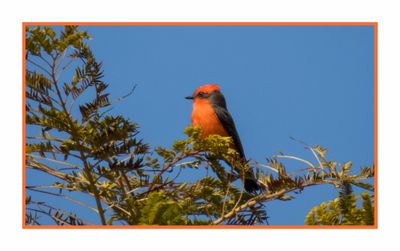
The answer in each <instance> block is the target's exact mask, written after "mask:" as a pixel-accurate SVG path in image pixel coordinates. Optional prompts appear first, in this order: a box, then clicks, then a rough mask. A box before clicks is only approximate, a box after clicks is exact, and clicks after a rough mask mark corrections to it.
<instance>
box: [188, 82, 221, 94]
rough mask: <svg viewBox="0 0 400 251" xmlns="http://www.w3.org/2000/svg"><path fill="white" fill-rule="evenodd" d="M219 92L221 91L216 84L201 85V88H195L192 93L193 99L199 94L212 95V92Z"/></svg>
mask: <svg viewBox="0 0 400 251" xmlns="http://www.w3.org/2000/svg"><path fill="white" fill-rule="evenodd" d="M220 90H221V88H220V87H219V86H218V85H216V84H206V85H203V86H200V87H199V88H197V89H196V90H195V91H194V93H193V97H195V96H196V95H197V94H199V93H200V92H204V93H207V94H209V93H212V92H213V91H220Z"/></svg>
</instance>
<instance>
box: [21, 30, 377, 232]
mask: <svg viewBox="0 0 400 251" xmlns="http://www.w3.org/2000/svg"><path fill="white" fill-rule="evenodd" d="M80 29H81V30H87V31H88V32H89V34H90V35H91V36H92V37H93V39H92V40H91V41H90V46H91V48H92V50H93V52H94V54H95V56H96V58H97V59H98V60H99V61H102V62H103V69H104V74H105V78H104V80H105V82H107V83H109V84H110V87H109V92H110V93H111V97H114V98H117V97H120V96H123V95H124V94H126V93H127V92H129V91H130V89H131V88H132V86H133V84H137V88H136V90H135V92H134V94H133V95H132V96H130V97H129V98H127V99H125V100H124V101H122V102H120V103H118V104H117V105H116V106H115V107H114V110H113V111H112V112H113V113H119V114H122V115H123V116H125V117H128V118H130V119H131V120H132V121H134V122H137V123H139V125H140V126H141V129H140V131H141V133H140V134H139V137H141V138H143V139H144V141H145V142H147V143H149V144H150V145H151V146H153V147H155V146H165V147H169V146H170V145H171V144H172V143H173V141H174V140H176V139H181V138H184V135H183V133H182V132H183V129H184V128H185V127H186V126H187V125H190V114H191V109H192V104H191V102H190V101H188V100H185V99H184V97H185V96H187V95H190V94H191V93H192V92H193V91H194V90H195V89H196V88H197V87H199V86H200V85H203V84H205V83H216V84H218V85H220V86H221V89H222V92H223V93H224V95H225V98H226V100H227V104H228V109H229V110H230V112H231V114H232V116H233V118H234V120H235V123H236V127H237V129H238V132H239V134H240V137H241V140H242V144H243V147H244V150H245V153H246V156H247V157H248V158H250V159H253V160H256V161H258V162H263V163H265V158H266V157H271V156H272V155H273V154H277V153H279V152H284V153H286V154H291V155H296V156H300V157H304V158H306V159H309V160H313V157H312V155H311V154H310V152H308V151H307V150H305V149H304V147H303V146H302V145H301V144H299V143H297V142H295V141H293V140H291V139H290V137H294V138H296V139H299V140H302V141H304V142H307V143H308V144H310V145H316V144H318V145H321V146H323V147H327V148H328V150H329V154H328V157H329V158H331V159H334V160H336V161H338V162H346V161H349V160H351V161H353V164H354V167H355V168H356V169H357V168H358V167H361V166H365V165H371V164H372V163H373V160H374V159H373V152H374V151H373V150H374V142H373V139H374V137H373V129H374V128H373V121H374V113H373V111H374V110H373V106H374V101H373V97H374V88H373V81H374V72H373V70H374V65H373V63H374V58H373V56H374V53H373V49H374V29H373V27H372V26H305V27H303V26H263V27H260V26H257V27H255V26H254V27H252V26H248V27H235V26H229V27H226V26H196V27H186V26H185V27H184V26H182V27H178V26H175V27H148V26H146V27H138V26H132V27H129V26H121V27H118V26H107V27H94V26H88V27H80ZM295 164H296V163H295V162H287V168H288V170H295V169H296V167H298V166H297V165H295ZM36 175H37V173H35V176H33V173H31V172H29V171H28V176H27V179H28V182H29V181H35V179H37V177H38V176H36ZM336 196H337V194H336V192H335V190H333V189H332V188H331V187H328V186H326V187H323V186H318V187H315V188H309V189H306V190H305V191H303V193H302V194H300V195H297V199H295V200H293V201H289V202H280V201H279V202H272V203H268V204H267V205H266V208H267V210H268V215H269V216H270V219H269V223H270V224H271V225H302V224H303V222H304V218H305V216H306V214H307V212H308V211H309V210H310V209H311V208H312V207H313V206H316V205H318V204H320V203H321V202H322V201H327V200H330V199H333V198H334V197H336ZM84 218H85V217H84ZM88 218H89V219H91V220H92V222H97V221H98V219H97V218H96V217H94V216H93V215H89V214H88Z"/></svg>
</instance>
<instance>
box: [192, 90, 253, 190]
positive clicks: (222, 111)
mask: <svg viewBox="0 0 400 251" xmlns="http://www.w3.org/2000/svg"><path fill="white" fill-rule="evenodd" d="M185 98H186V99H190V100H193V110H192V126H193V127H200V128H201V133H200V139H204V138H206V137H207V136H209V135H214V134H216V135H220V136H223V137H231V138H232V142H233V144H232V148H234V149H235V150H236V151H237V152H238V153H239V156H240V158H241V160H242V161H243V163H245V162H246V157H245V154H244V150H243V146H242V143H241V141H240V137H239V134H238V132H237V130H236V126H235V122H234V121H233V118H232V116H231V114H230V113H229V111H228V108H227V105H226V101H225V97H224V95H223V94H222V92H221V88H220V87H219V86H218V85H216V84H205V85H203V86H200V87H199V88H197V89H196V90H195V91H194V92H193V94H192V95H191V96H187V97H185ZM228 164H229V163H228ZM230 165H231V164H230ZM244 188H245V190H246V191H247V192H254V191H257V190H259V189H260V186H259V185H258V184H257V182H256V178H255V177H254V173H253V171H252V170H251V169H249V170H248V171H247V172H246V173H245V178H244Z"/></svg>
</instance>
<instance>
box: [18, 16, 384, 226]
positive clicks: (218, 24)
mask: <svg viewBox="0 0 400 251" xmlns="http://www.w3.org/2000/svg"><path fill="white" fill-rule="evenodd" d="M29 25H48V26H50V25H51V26H56V25H81V26H83V25H84V26H373V27H374V167H375V176H374V183H375V210H374V217H375V224H374V225H372V226H307V225H299V226H297V225H296V226H290V225H289V226H284V225H277V226H227V225H223V226H222V225H221V226H220V225H217V226H183V225H182V226H138V225H135V226H102V225H93V226H56V225H54V226H53V225H48V226H28V225H26V224H25V213H26V208H25V199H26V191H25V184H26V173H25V170H26V165H25V163H26V159H25V144H26V121H25V104H26V97H25V70H26V68H25V28H26V26H29ZM22 228H23V229H378V22H23V23H22Z"/></svg>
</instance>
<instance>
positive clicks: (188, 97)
mask: <svg viewBox="0 0 400 251" xmlns="http://www.w3.org/2000/svg"><path fill="white" fill-rule="evenodd" d="M185 99H193V96H187V97H185Z"/></svg>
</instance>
